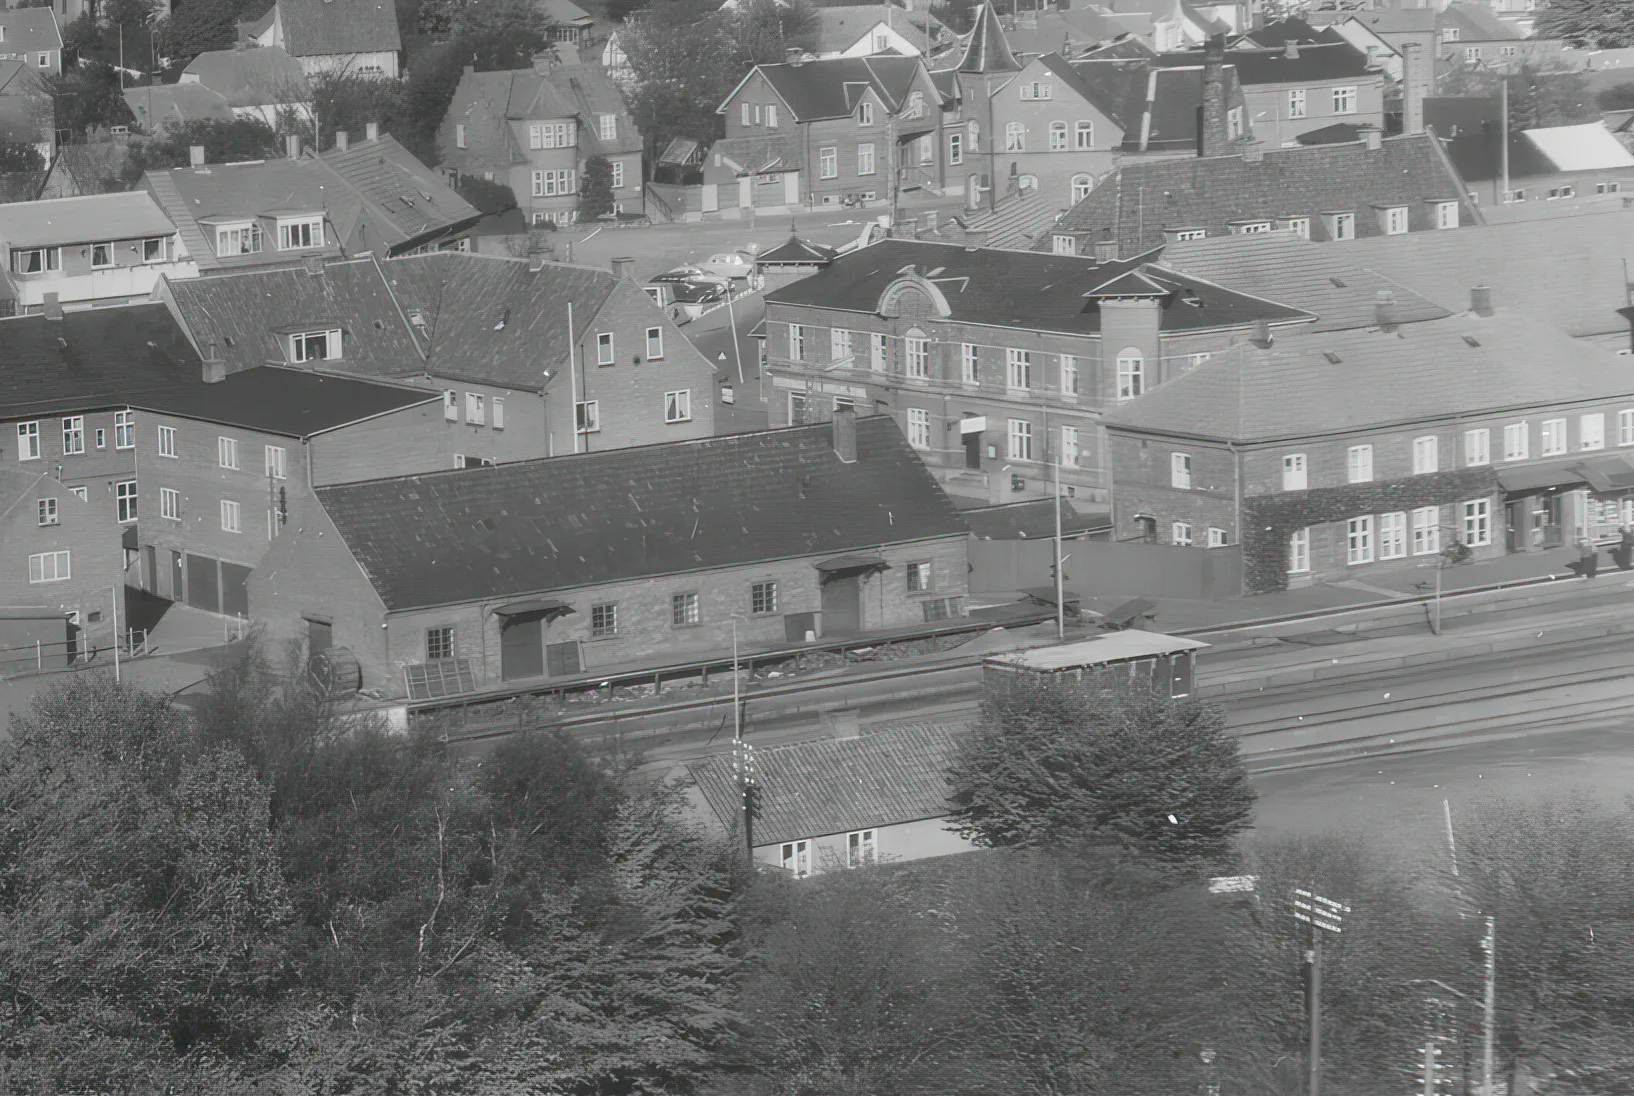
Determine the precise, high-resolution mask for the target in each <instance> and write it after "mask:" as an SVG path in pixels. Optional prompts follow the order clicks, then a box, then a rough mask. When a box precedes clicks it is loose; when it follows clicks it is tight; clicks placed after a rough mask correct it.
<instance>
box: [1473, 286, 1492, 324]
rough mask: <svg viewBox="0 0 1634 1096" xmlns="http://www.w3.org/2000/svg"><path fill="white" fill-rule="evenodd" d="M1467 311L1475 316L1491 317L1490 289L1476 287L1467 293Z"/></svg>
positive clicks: (1487, 287)
mask: <svg viewBox="0 0 1634 1096" xmlns="http://www.w3.org/2000/svg"><path fill="white" fill-rule="evenodd" d="M1469 310H1470V311H1471V312H1473V313H1475V314H1476V315H1477V316H1490V315H1492V289H1491V287H1489V286H1484V285H1478V286H1476V287H1475V288H1474V289H1471V290H1470V291H1469Z"/></svg>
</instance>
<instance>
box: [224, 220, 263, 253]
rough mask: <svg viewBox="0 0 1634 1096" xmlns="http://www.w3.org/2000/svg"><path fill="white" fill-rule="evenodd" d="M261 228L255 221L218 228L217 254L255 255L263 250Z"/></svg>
mask: <svg viewBox="0 0 1634 1096" xmlns="http://www.w3.org/2000/svg"><path fill="white" fill-rule="evenodd" d="M261 245H262V239H261V226H260V225H258V224H256V223H255V222H254V221H237V222H235V223H233V224H224V225H217V226H216V254H217V255H218V256H220V257H222V258H226V257H227V256H229V255H255V254H258V253H259V252H260V250H261Z"/></svg>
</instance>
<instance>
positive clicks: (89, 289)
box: [0, 190, 198, 313]
mask: <svg viewBox="0 0 1634 1096" xmlns="http://www.w3.org/2000/svg"><path fill="white" fill-rule="evenodd" d="M0 249H4V252H5V271H4V272H3V273H0V296H3V297H5V298H6V299H7V300H8V301H9V302H10V304H11V308H12V310H13V311H15V312H39V311H51V312H54V313H55V312H57V311H58V310H60V309H62V308H64V307H67V308H70V309H72V308H90V307H92V306H95V305H109V304H120V303H124V302H127V301H132V300H141V299H145V298H146V297H147V295H148V294H149V293H150V292H152V290H153V287H154V284H155V283H156V282H157V281H158V280H159V278H160V276H161V275H164V276H168V277H171V278H191V277H195V276H197V274H198V265H197V264H196V263H194V262H193V261H192V259H191V258H190V257H189V256H188V254H187V252H186V250H185V249H184V248H183V247H182V246H181V241H180V240H179V239H178V237H177V233H176V227H175V225H174V224H172V223H171V221H170V219H169V218H168V217H166V216H165V214H164V211H163V210H161V209H160V208H159V206H158V205H157V203H155V202H154V200H153V198H152V197H151V196H150V195H148V194H147V193H146V192H144V191H140V190H138V191H133V192H120V193H113V194H90V195H84V196H81V197H73V198H57V199H48V200H43V201H34V202H12V203H7V204H5V205H0Z"/></svg>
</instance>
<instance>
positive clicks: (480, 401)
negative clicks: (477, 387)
mask: <svg viewBox="0 0 1634 1096" xmlns="http://www.w3.org/2000/svg"><path fill="white" fill-rule="evenodd" d="M465 421H466V422H468V423H471V424H472V425H473V426H486V425H487V423H488V401H487V400H486V399H484V398H483V395H482V393H481V392H467V393H466V394H465Z"/></svg>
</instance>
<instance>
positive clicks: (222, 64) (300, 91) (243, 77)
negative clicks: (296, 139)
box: [178, 46, 312, 107]
mask: <svg viewBox="0 0 1634 1096" xmlns="http://www.w3.org/2000/svg"><path fill="white" fill-rule="evenodd" d="M182 75H183V76H184V77H185V76H194V77H197V78H198V83H199V84H200V85H201V86H203V87H207V88H209V89H210V90H211V91H216V92H220V93H221V95H222V96H223V97H224V98H225V99H226V100H227V102H228V103H230V104H231V105H233V106H235V107H258V106H264V105H266V104H268V103H300V102H309V101H310V100H311V98H312V89H311V88H309V87H307V83H306V72H305V70H303V69H302V68H301V63H300V62H299V61H297V60H295V58H293V57H291V56H290V55H289V54H288V53H286V52H284V51H283V50H282V49H279V48H278V47H277V46H265V47H260V48H256V49H222V50H211V51H209V52H207V53H201V54H199V55H198V56H197V57H195V58H193V60H192V61H191V62H190V63H189V64H188V66H187V68H185V69H183V70H182ZM178 86H185V85H178Z"/></svg>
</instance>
